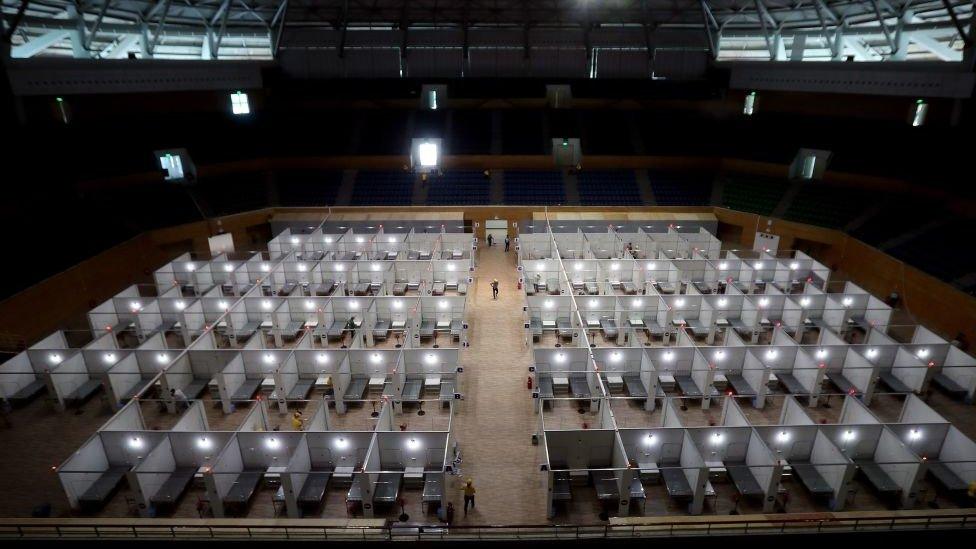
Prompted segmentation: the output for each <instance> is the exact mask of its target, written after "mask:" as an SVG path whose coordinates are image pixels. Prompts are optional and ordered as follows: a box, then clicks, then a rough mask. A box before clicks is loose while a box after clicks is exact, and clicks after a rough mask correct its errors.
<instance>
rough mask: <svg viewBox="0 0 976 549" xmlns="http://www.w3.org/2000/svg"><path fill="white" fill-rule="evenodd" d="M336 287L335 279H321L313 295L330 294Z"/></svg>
mask: <svg viewBox="0 0 976 549" xmlns="http://www.w3.org/2000/svg"><path fill="white" fill-rule="evenodd" d="M335 289H336V281H335V280H332V279H331V278H327V279H325V280H323V281H322V283H321V284H319V285H318V286H316V287H315V292H314V293H315V295H317V296H327V295H332V292H334V291H335Z"/></svg>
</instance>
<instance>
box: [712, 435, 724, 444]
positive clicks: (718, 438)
mask: <svg viewBox="0 0 976 549" xmlns="http://www.w3.org/2000/svg"><path fill="white" fill-rule="evenodd" d="M720 442H722V433H715V434H714V435H712V444H718V443H720Z"/></svg>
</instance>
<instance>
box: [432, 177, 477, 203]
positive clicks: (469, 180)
mask: <svg viewBox="0 0 976 549" xmlns="http://www.w3.org/2000/svg"><path fill="white" fill-rule="evenodd" d="M427 184H428V185H429V186H430V188H429V189H428V191H427V204H428V205H432V206H444V205H451V204H488V203H489V191H488V189H489V185H490V182H489V181H488V178H486V177H485V174H484V173H483V172H479V171H450V172H444V174H443V175H439V176H438V175H434V176H431V177H430V178H429V179H428V180H427Z"/></svg>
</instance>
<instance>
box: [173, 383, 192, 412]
mask: <svg viewBox="0 0 976 549" xmlns="http://www.w3.org/2000/svg"><path fill="white" fill-rule="evenodd" d="M169 395H170V396H171V397H173V401H174V402H176V409H177V410H179V409H182V408H189V407H190V405H189V403H187V399H186V393H184V392H183V390H182V389H179V388H176V389H170V390H169Z"/></svg>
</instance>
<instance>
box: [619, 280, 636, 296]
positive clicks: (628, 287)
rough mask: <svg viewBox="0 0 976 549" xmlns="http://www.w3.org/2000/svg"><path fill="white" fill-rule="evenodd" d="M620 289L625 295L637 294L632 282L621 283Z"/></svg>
mask: <svg viewBox="0 0 976 549" xmlns="http://www.w3.org/2000/svg"><path fill="white" fill-rule="evenodd" d="M620 289H621V290H622V291H623V292H624V293H625V294H627V295H635V294H636V293H637V285H636V284H634V283H633V282H630V281H627V282H621V283H620Z"/></svg>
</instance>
